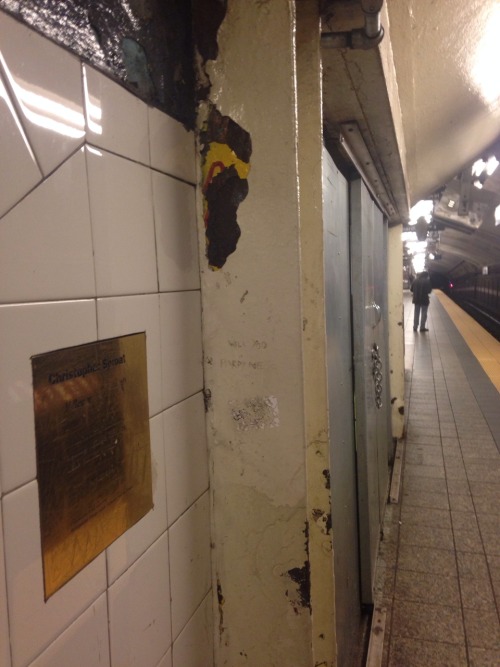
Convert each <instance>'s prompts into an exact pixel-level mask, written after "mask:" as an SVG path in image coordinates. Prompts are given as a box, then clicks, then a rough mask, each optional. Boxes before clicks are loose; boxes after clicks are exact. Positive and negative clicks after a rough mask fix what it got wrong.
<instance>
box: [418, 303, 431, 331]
mask: <svg viewBox="0 0 500 667" xmlns="http://www.w3.org/2000/svg"><path fill="white" fill-rule="evenodd" d="M428 308H429V306H422V308H421V310H422V315H421V317H420V331H423V330H424V329H425V323H426V322H427V309H428Z"/></svg>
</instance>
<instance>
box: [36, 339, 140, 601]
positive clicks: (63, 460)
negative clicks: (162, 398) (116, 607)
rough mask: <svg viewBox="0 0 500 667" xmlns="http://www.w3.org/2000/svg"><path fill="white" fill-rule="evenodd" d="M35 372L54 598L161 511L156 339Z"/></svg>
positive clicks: (52, 355) (103, 345)
mask: <svg viewBox="0 0 500 667" xmlns="http://www.w3.org/2000/svg"><path fill="white" fill-rule="evenodd" d="M31 363H32V371H33V393H34V407H35V434H36V459H37V478H38V493H39V498H40V527H41V538H42V556H43V570H44V587H45V599H47V598H48V597H50V596H51V595H52V594H53V593H55V592H56V591H57V590H58V589H59V588H61V586H63V585H64V584H65V583H66V582H67V581H69V579H71V578H72V577H73V576H74V575H75V574H76V573H77V572H79V571H80V570H81V569H83V568H84V567H85V566H86V565H87V564H88V563H90V561H92V560H93V559H94V558H95V557H96V556H98V555H99V554H100V553H101V552H102V551H103V550H104V549H105V548H106V547H107V546H109V545H110V544H111V542H113V541H114V540H116V538H117V537H119V536H120V535H121V534H122V533H124V532H125V531H126V530H127V529H128V528H130V526H132V525H134V523H136V522H137V521H139V519H141V518H142V517H143V516H144V515H145V514H146V513H147V512H148V511H149V510H150V509H151V508H152V507H153V496H152V484H151V451H150V440H149V408H148V387H147V366H146V336H145V334H144V333H139V334H133V335H130V336H121V337H119V338H112V339H109V340H102V341H97V342H95V343H89V344H88V345H79V346H77V347H71V348H65V349H63V350H56V351H54V352H48V353H46V354H40V355H37V356H34V357H32V359H31Z"/></svg>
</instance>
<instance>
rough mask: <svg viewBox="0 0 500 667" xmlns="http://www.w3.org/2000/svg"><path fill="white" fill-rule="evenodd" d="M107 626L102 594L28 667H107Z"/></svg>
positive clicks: (106, 612) (106, 610)
mask: <svg viewBox="0 0 500 667" xmlns="http://www.w3.org/2000/svg"><path fill="white" fill-rule="evenodd" d="M107 625H108V605H107V599H106V594H105V593H104V594H103V595H101V596H100V597H99V598H97V600H96V601H95V602H94V603H93V604H92V605H91V606H90V607H89V608H88V609H87V610H86V611H84V612H83V614H82V615H81V616H79V617H78V618H77V619H76V621H75V622H74V623H72V624H71V625H70V626H69V628H68V629H67V630H65V631H64V632H63V633H62V635H60V636H59V637H58V638H57V639H56V641H55V642H54V643H53V644H51V645H50V646H49V648H48V649H47V650H46V651H44V652H43V653H42V654H41V656H40V657H38V658H37V659H36V660H34V661H33V662H32V663H31V666H30V667H110V664H111V663H110V654H109V636H108V628H107Z"/></svg>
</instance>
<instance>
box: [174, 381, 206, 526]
mask: <svg viewBox="0 0 500 667" xmlns="http://www.w3.org/2000/svg"><path fill="white" fill-rule="evenodd" d="M163 424H164V439H165V464H166V466H165V472H166V478H167V501H168V502H167V506H168V522H169V524H172V523H173V522H174V521H176V519H178V518H179V516H180V515H181V514H182V513H183V512H185V511H186V510H187V508H188V507H189V506H190V505H192V503H194V501H195V500H196V499H197V498H199V497H200V496H201V495H202V493H203V492H204V491H206V490H207V488H208V450H207V440H206V430H205V407H204V401H203V394H202V393H201V392H200V393H198V394H195V395H194V396H191V397H190V398H188V399H186V400H185V401H182V402H181V403H177V405H173V406H172V407H171V408H169V409H168V410H165V412H164V413H163Z"/></svg>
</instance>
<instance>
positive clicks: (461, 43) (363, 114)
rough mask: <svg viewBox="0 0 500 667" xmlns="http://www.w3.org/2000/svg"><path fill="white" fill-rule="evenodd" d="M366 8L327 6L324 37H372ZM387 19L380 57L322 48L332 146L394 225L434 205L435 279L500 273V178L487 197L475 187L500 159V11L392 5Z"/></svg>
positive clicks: (466, 5) (447, 4) (483, 2)
mask: <svg viewBox="0 0 500 667" xmlns="http://www.w3.org/2000/svg"><path fill="white" fill-rule="evenodd" d="M360 2H361V0H328V1H326V2H324V3H323V16H324V20H323V32H327V33H331V32H335V33H337V32H340V31H349V30H352V29H354V28H360V27H362V26H363V24H364V15H363V13H362V11H361V6H360ZM381 19H382V25H383V27H384V30H385V35H384V38H383V40H382V42H381V43H380V45H379V46H377V47H375V48H373V49H370V50H353V49H347V48H340V49H339V48H326V47H325V48H323V49H322V59H323V85H324V124H325V142H326V144H327V146H328V148H329V149H330V151H331V152H332V153H333V154H334V157H335V159H336V161H337V162H338V163H339V167H341V168H342V167H344V169H345V170H349V164H350V162H349V160H347V159H346V154H350V155H351V157H352V156H353V155H355V156H357V163H358V166H359V167H361V169H364V170H365V172H366V177H367V180H371V183H372V193H373V194H374V196H375V197H376V198H378V200H379V202H380V203H381V205H382V206H383V207H384V208H385V210H386V213H387V215H388V218H389V223H390V224H396V223H401V222H403V223H405V222H406V221H407V220H408V219H409V208H410V207H411V206H413V205H414V204H415V203H417V202H418V201H419V200H421V199H427V198H430V199H433V200H434V203H435V207H434V213H435V221H434V224H436V223H437V225H438V227H439V228H440V231H438V232H435V233H433V234H431V236H433V237H437V238H438V252H437V255H438V256H440V259H436V260H429V269H431V270H433V271H437V272H442V273H445V274H449V275H450V276H455V275H457V274H460V273H464V272H471V271H475V270H478V269H481V267H483V266H488V265H492V264H500V226H495V220H494V210H495V208H496V206H498V204H500V173H499V172H500V167H499V168H498V169H497V171H495V173H494V174H493V175H492V176H489V177H487V178H484V177H485V176H486V174H483V177H482V179H481V180H482V181H483V183H482V184H481V185H482V186H483V187H482V189H478V188H477V187H475V186H474V184H473V181H474V178H472V177H471V176H472V175H471V167H472V164H473V163H474V161H475V160H476V159H477V158H478V157H481V156H484V157H489V155H491V154H496V155H497V158H498V159H499V160H500V150H499V148H500V143H499V141H498V140H499V137H500V77H498V75H497V70H498V62H500V39H498V37H497V35H498V34H499V33H500V3H499V2H498V0H468V1H466V0H439V2H436V0H385V2H384V6H383V8H382V12H381ZM360 146H361V147H362V148H361V149H360ZM450 202H453V206H451V205H450Z"/></svg>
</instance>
